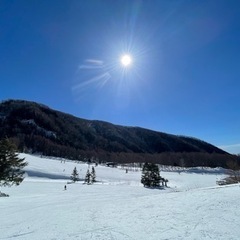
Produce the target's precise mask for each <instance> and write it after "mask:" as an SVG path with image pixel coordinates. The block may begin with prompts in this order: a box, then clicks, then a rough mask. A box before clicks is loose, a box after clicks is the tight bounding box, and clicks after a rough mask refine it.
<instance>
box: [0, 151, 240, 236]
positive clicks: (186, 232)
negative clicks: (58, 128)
mask: <svg viewBox="0 0 240 240" xmlns="http://www.w3.org/2000/svg"><path fill="white" fill-rule="evenodd" d="M20 157H25V158H26V161H27V162H28V163H29V165H28V166H27V167H26V169H25V170H26V173H27V176H26V178H25V180H24V182H23V183H22V184H21V185H20V186H18V187H11V188H1V191H2V192H5V193H7V194H9V195H10V197H9V198H0V214H1V218H0V240H1V239H6V240H7V239H13V240H14V239H17V240H45V239H46V240H68V239H69V240H76V239H81V240H85V239H86V240H87V239H88V240H89V239H94V240H110V239H111V240H112V239H114V240H116V239H120V240H121V239H124V240H128V239H129V240H132V239H134V240H138V239H139V240H145V239H151V240H161V239H164V240H166V239H191V240H192V239H196V240H198V239H224V240H226V239H239V238H240V229H239V223H240V210H239V207H238V201H239V199H240V187H239V185H231V186H227V187H219V186H216V180H219V179H221V178H223V177H224V176H225V175H224V172H223V171H222V170H221V169H208V170H204V171H202V170H201V169H200V168H199V169H191V170H189V171H185V172H181V173H180V174H179V173H178V172H174V171H162V172H161V175H162V176H163V177H164V178H167V179H169V184H168V185H169V188H166V189H165V190H158V189H147V188H144V187H142V185H141V184H140V178H141V172H140V171H138V172H132V171H129V172H128V173H125V171H124V170H122V169H120V168H109V167H105V166H97V167H95V170H96V175H97V180H98V182H97V183H96V184H94V185H84V184H82V181H80V182H78V183H74V184H67V183H68V182H69V181H70V180H69V177H70V175H71V173H72V170H73V168H74V167H75V166H76V167H77V170H78V172H79V173H80V178H81V179H83V178H84V176H85V173H86V171H87V169H88V165H87V164H84V163H80V164H79V163H74V162H71V161H67V160H66V161H64V160H54V159H47V158H40V157H36V156H31V155H26V154H20ZM65 184H66V185H67V190H66V191H64V190H63V189H64V185H65Z"/></svg>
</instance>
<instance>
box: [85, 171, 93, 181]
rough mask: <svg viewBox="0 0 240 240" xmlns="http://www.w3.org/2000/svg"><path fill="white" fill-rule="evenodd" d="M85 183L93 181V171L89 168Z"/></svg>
mask: <svg viewBox="0 0 240 240" xmlns="http://www.w3.org/2000/svg"><path fill="white" fill-rule="evenodd" d="M85 183H87V184H91V183H92V178H91V173H90V172H89V169H88V170H87V173H86V176H85Z"/></svg>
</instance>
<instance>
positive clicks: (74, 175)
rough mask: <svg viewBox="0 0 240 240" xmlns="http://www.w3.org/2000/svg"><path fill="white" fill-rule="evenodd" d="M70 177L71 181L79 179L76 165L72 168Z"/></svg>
mask: <svg viewBox="0 0 240 240" xmlns="http://www.w3.org/2000/svg"><path fill="white" fill-rule="evenodd" d="M70 178H71V180H72V181H73V182H76V181H79V174H78V171H77V168H76V167H75V168H74V169H73V172H72V175H71V177H70Z"/></svg>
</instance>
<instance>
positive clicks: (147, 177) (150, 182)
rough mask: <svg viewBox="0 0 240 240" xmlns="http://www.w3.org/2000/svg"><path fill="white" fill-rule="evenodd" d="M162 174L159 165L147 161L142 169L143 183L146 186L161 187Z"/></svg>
mask: <svg viewBox="0 0 240 240" xmlns="http://www.w3.org/2000/svg"><path fill="white" fill-rule="evenodd" d="M160 180H161V176H160V173H159V167H158V165H156V164H154V163H145V164H144V165H143V169H142V178H141V183H142V184H143V185H144V187H159V186H160Z"/></svg>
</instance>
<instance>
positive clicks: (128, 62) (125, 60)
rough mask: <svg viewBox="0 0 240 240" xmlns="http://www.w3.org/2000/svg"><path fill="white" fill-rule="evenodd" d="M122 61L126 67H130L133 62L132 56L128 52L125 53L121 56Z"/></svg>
mask: <svg viewBox="0 0 240 240" xmlns="http://www.w3.org/2000/svg"><path fill="white" fill-rule="evenodd" d="M121 63H122V65H123V66H124V67H128V66H130V65H131V63H132V57H131V56H130V55H128V54H125V55H123V56H122V57H121Z"/></svg>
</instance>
